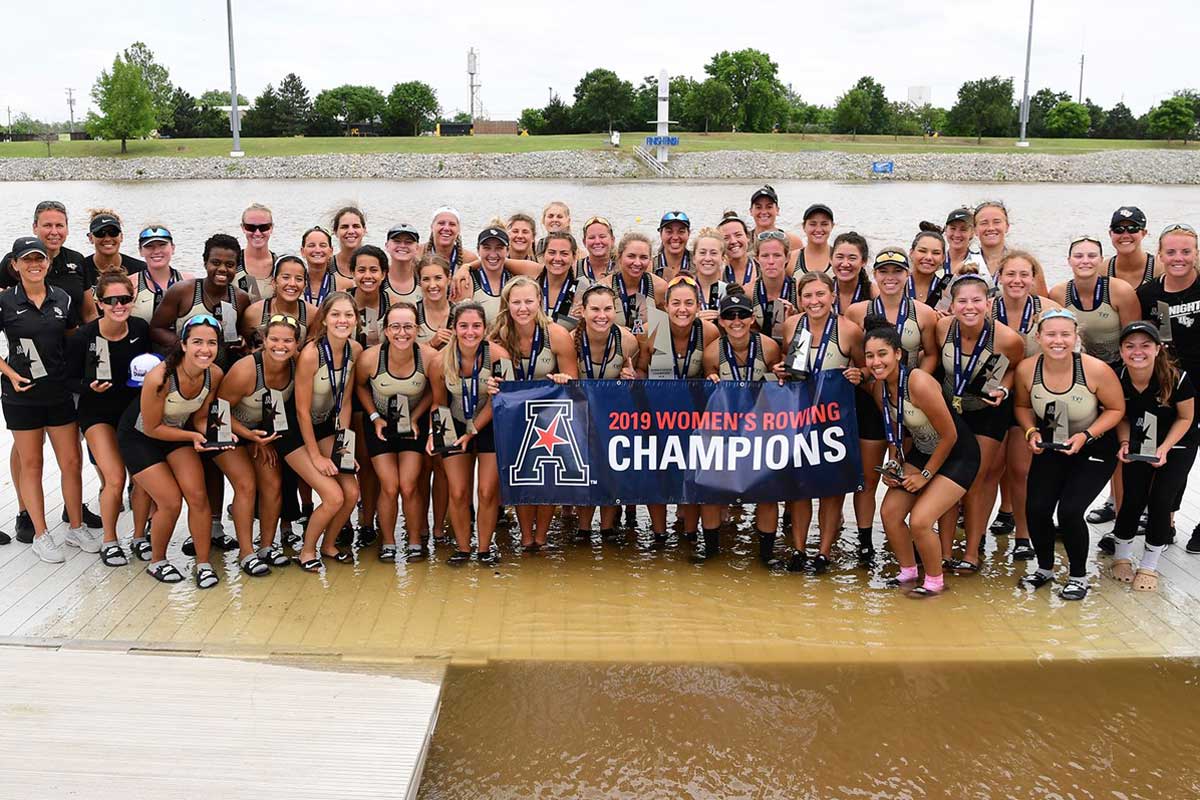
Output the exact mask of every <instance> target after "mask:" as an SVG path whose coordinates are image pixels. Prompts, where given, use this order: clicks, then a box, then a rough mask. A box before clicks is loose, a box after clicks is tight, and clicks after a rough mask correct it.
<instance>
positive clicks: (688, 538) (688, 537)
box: [683, 531, 700, 544]
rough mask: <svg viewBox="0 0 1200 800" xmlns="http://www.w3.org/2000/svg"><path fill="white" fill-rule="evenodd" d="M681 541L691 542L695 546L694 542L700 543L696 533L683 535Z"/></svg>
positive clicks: (698, 535)
mask: <svg viewBox="0 0 1200 800" xmlns="http://www.w3.org/2000/svg"><path fill="white" fill-rule="evenodd" d="M683 540H684V541H685V542H691V543H692V544H695V543H696V542H698V541H700V534H699V533H697V532H696V531H692V532H691V533H685V534H684V535H683Z"/></svg>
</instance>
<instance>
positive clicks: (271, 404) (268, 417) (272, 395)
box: [258, 388, 288, 436]
mask: <svg viewBox="0 0 1200 800" xmlns="http://www.w3.org/2000/svg"><path fill="white" fill-rule="evenodd" d="M258 427H259V429H260V430H262V431H264V432H265V433H266V434H267V435H268V436H269V435H271V434H276V433H283V432H284V431H286V430H287V429H288V423H287V413H286V411H285V409H284V407H283V392H282V391H280V390H279V389H271V388H268V389H267V391H265V392H263V396H262V422H261V423H260V424H259V426H258Z"/></svg>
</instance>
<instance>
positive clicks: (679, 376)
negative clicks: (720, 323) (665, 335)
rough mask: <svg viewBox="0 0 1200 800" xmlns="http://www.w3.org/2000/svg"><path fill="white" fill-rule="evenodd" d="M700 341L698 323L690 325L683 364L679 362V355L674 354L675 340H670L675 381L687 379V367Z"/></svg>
mask: <svg viewBox="0 0 1200 800" xmlns="http://www.w3.org/2000/svg"><path fill="white" fill-rule="evenodd" d="M699 339H700V321H699V320H697V321H696V322H693V323H692V329H691V330H690V331H688V343H687V353H685V354H684V357H683V363H682V364H680V362H679V354H678V353H676V352H675V339H674V337H672V338H671V358H672V360H673V361H674V362H675V379H676V380H683V379H684V378H686V377H687V373H688V367H689V366H690V365H691V363H692V354H693V353H695V352H696V345H697V343H698V342H699Z"/></svg>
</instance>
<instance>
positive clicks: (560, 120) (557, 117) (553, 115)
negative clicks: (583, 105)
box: [542, 95, 575, 134]
mask: <svg viewBox="0 0 1200 800" xmlns="http://www.w3.org/2000/svg"><path fill="white" fill-rule="evenodd" d="M542 117H543V118H544V119H545V120H546V127H545V128H544V129H543V132H544V133H549V134H559V133H573V132H574V127H573V126H574V123H575V120H574V114H572V112H571V107H570V106H569V105H567V104H566V103H564V102H563V101H562V98H561V97H559V96H558V95H553V96H552V97H551V98H550V102H549V103H547V104H546V107H545V108H543V109H542Z"/></svg>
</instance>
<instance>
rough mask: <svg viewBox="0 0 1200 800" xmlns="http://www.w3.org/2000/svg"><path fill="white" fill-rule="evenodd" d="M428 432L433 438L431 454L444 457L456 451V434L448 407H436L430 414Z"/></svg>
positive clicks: (452, 416)
mask: <svg viewBox="0 0 1200 800" xmlns="http://www.w3.org/2000/svg"><path fill="white" fill-rule="evenodd" d="M429 432H430V435H431V436H433V454H434V455H435V456H436V455H445V454H446V453H453V452H455V451H457V449H458V448H457V447H456V446H455V442H457V441H458V434H457V433H456V432H455V428H454V415H453V414H451V413H450V408H449V406H437V407H436V408H434V409H433V411H432V412H430V423H429Z"/></svg>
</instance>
